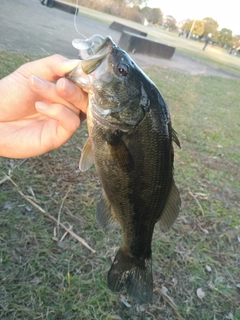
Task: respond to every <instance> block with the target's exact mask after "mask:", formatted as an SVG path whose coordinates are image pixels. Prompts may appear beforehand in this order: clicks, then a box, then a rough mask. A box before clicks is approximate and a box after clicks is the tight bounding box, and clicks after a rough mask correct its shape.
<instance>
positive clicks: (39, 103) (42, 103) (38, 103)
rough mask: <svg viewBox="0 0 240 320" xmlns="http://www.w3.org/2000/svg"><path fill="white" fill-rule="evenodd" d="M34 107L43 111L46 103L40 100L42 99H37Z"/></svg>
mask: <svg viewBox="0 0 240 320" xmlns="http://www.w3.org/2000/svg"><path fill="white" fill-rule="evenodd" d="M35 107H36V109H37V110H38V111H43V110H46V109H47V108H48V103H46V102H42V101H38V102H36V103H35Z"/></svg>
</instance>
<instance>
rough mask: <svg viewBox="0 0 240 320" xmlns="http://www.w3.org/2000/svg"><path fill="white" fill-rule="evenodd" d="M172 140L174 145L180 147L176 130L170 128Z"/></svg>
mask: <svg viewBox="0 0 240 320" xmlns="http://www.w3.org/2000/svg"><path fill="white" fill-rule="evenodd" d="M172 140H173V141H174V142H175V143H176V145H177V146H178V147H179V148H180V149H181V143H180V141H179V140H178V136H177V132H176V131H175V130H174V129H173V128H172Z"/></svg>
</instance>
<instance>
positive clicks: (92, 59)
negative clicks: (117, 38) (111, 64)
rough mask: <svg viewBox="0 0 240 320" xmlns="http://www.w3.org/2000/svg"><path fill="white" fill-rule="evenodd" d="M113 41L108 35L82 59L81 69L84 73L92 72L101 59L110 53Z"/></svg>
mask: <svg viewBox="0 0 240 320" xmlns="http://www.w3.org/2000/svg"><path fill="white" fill-rule="evenodd" d="M113 45H114V43H113V41H112V39H111V38H110V37H106V38H105V39H104V41H103V42H102V43H101V44H100V46H98V47H97V49H96V50H95V52H93V53H92V54H91V55H90V56H89V57H88V58H87V59H85V60H83V61H82V70H83V72H85V73H86V74H90V73H92V72H93V71H94V70H96V69H97V67H98V66H99V65H100V64H101V63H102V61H103V60H104V59H105V58H106V57H107V55H108V54H109V53H110V51H111V49H112V47H113Z"/></svg>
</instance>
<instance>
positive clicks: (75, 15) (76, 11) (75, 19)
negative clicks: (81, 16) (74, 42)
mask: <svg viewBox="0 0 240 320" xmlns="http://www.w3.org/2000/svg"><path fill="white" fill-rule="evenodd" d="M78 9H79V8H78V0H76V10H75V14H74V19H73V20H74V28H75V30H76V31H77V33H79V34H80V35H81V36H82V37H83V38H85V39H86V38H87V37H85V35H84V34H82V33H81V32H80V31H79V30H78V28H77V14H78Z"/></svg>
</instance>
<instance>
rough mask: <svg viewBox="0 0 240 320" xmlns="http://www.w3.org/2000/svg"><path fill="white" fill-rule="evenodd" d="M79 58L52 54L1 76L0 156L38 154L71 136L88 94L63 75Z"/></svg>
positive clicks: (30, 155)
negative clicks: (73, 58) (3, 76)
mask: <svg viewBox="0 0 240 320" xmlns="http://www.w3.org/2000/svg"><path fill="white" fill-rule="evenodd" d="M78 62H79V60H69V59H67V58H65V57H62V56H59V55H53V56H50V57H47V58H44V59H40V60H36V61H33V62H29V63H26V64H24V65H22V66H21V67H20V68H19V69H17V70H16V71H14V72H13V73H12V74H10V75H8V76H7V77H5V78H3V79H2V80H0V97H1V100H0V156H4V157H9V158H28V157H33V156H37V155H41V154H43V153H46V152H48V151H50V150H52V149H55V148H58V147H60V146H61V145H62V144H63V143H65V142H66V141H67V140H68V139H69V138H70V137H71V136H72V134H73V133H74V132H75V131H76V129H77V128H78V126H79V125H80V119H81V118H82V117H80V115H81V114H82V112H83V113H86V108H87V101H88V97H87V94H86V93H85V92H83V91H82V90H81V89H80V88H79V87H77V86H76V85H75V84H74V83H72V82H70V81H69V80H67V79H66V78H63V77H64V76H65V74H66V73H68V72H69V71H71V70H72V69H73V68H74V67H76V65H77V64H78ZM55 81H57V82H56V83H54V82H55Z"/></svg>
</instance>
